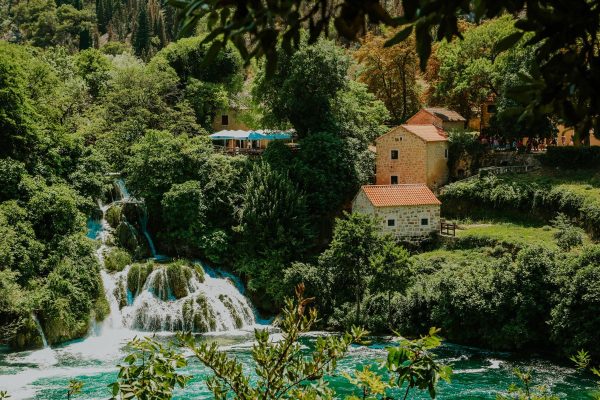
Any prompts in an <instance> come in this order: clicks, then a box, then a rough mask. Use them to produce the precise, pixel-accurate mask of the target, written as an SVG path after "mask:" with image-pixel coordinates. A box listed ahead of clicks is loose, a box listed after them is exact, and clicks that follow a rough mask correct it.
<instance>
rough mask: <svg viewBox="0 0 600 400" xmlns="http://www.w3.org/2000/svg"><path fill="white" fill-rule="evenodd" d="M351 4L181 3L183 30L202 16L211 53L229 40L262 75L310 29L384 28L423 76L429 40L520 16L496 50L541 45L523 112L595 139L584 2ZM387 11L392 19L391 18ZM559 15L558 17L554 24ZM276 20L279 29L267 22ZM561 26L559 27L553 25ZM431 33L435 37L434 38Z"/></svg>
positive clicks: (594, 25)
mask: <svg viewBox="0 0 600 400" xmlns="http://www.w3.org/2000/svg"><path fill="white" fill-rule="evenodd" d="M382 3H383V2H381V1H366V2H360V3H357V2H355V1H353V0H344V1H342V2H339V3H336V2H334V1H332V0H324V1H320V2H319V3H318V4H312V3H311V2H309V1H306V0H293V1H289V2H287V3H286V4H285V5H283V6H281V5H279V4H277V5H274V4H271V3H260V2H252V3H248V2H243V3H239V4H236V5H235V6H233V7H232V6H231V5H230V4H228V3H219V2H217V3H215V2H213V1H208V0H187V1H184V2H182V3H180V4H179V6H180V7H182V8H184V12H186V15H187V17H186V19H185V21H184V30H190V29H192V27H194V26H196V23H197V22H198V21H199V20H200V19H202V18H204V17H207V16H210V18H208V20H209V23H208V29H209V30H210V31H211V34H209V35H208V36H207V38H206V42H209V43H212V46H214V48H215V50H218V49H219V48H222V47H224V46H225V45H226V44H227V43H228V42H229V41H231V42H232V43H233V44H234V45H235V46H236V47H237V48H238V49H239V50H240V53H241V54H242V55H243V57H244V58H245V59H246V60H250V59H253V58H259V57H263V56H266V59H267V67H268V68H267V69H268V71H270V72H274V71H275V70H276V67H277V65H278V61H279V62H281V58H282V57H281V54H280V53H279V52H278V51H277V48H278V46H281V47H282V48H284V49H285V50H286V52H287V53H291V52H293V51H294V50H297V49H298V48H302V44H303V41H302V40H301V32H302V30H303V29H305V28H306V26H307V24H308V27H309V38H308V40H309V42H310V43H314V42H315V41H317V40H318V38H319V37H320V36H321V35H322V34H328V33H329V31H330V29H331V27H332V25H333V26H334V27H335V29H336V31H337V32H338V34H339V35H340V36H342V37H344V38H346V39H350V40H356V39H357V37H358V36H359V35H360V34H362V33H364V27H365V26H367V24H368V23H370V24H377V23H380V22H381V23H383V24H384V25H387V26H391V27H398V28H401V29H400V30H399V31H398V33H396V35H395V36H394V37H392V38H391V39H390V40H389V41H388V42H387V44H388V45H390V46H391V45H394V44H397V43H399V42H401V41H404V40H406V39H407V38H409V37H410V36H411V33H413V32H414V33H415V39H416V50H417V53H418V55H419V58H420V65H421V69H423V70H424V69H425V66H426V64H427V60H428V58H429V56H430V55H431V51H432V47H433V46H432V45H433V43H434V41H441V40H446V41H448V42H449V41H451V40H452V39H453V38H454V37H456V36H458V37H459V38H460V37H461V32H460V26H461V23H462V21H463V18H458V16H468V18H470V19H472V20H474V21H475V22H476V23H479V22H481V21H482V20H489V19H493V18H495V17H500V16H502V15H504V14H512V15H519V19H518V20H516V21H515V22H514V24H515V27H516V28H518V31H516V32H514V33H512V34H509V35H508V36H504V37H502V36H500V37H499V38H502V40H501V41H500V42H499V43H498V46H497V47H498V49H499V50H500V49H506V48H510V47H511V46H513V45H514V44H515V43H516V42H517V41H518V40H519V39H520V38H521V37H523V35H524V34H525V33H530V34H531V38H530V40H529V41H528V44H529V45H540V48H539V50H538V51H536V64H537V65H538V66H539V67H540V68H539V71H538V72H536V74H535V75H534V76H532V77H531V78H530V79H528V81H527V84H525V85H523V86H522V89H523V90H526V91H529V92H531V98H532V99H533V102H532V105H531V107H528V108H527V109H526V111H527V112H529V111H533V112H534V113H539V114H540V115H544V114H547V113H549V112H550V113H551V112H555V113H556V114H558V115H559V116H560V117H561V118H562V119H564V121H565V122H566V123H567V125H575V126H577V130H578V132H579V133H580V134H581V135H582V136H584V137H585V136H588V135H589V134H590V128H594V132H596V134H598V132H600V118H598V113H599V111H598V110H600V106H599V104H598V99H600V96H598V91H597V89H596V87H598V86H599V85H589V79H590V77H592V76H598V69H599V68H600V67H599V65H600V63H598V58H599V57H600V55H599V53H598V33H599V32H600V24H598V20H599V19H600V9H599V8H598V7H596V3H595V2H593V1H589V0H575V1H571V2H569V3H568V4H567V3H564V2H563V1H562V0H551V1H545V0H544V1H540V0H517V1H500V2H499V1H497V0H484V1H462V2H455V3H452V4H450V5H448V3H447V2H446V1H444V0H427V1H416V0H404V1H402V4H401V6H398V7H394V8H389V7H388V8H386V7H384V5H387V2H385V3H383V4H382ZM390 11H391V13H390ZM559 16H560V18H559ZM274 19H276V20H277V21H278V24H277V25H274V24H273V20H274ZM559 19H560V22H559ZM434 32H435V34H434Z"/></svg>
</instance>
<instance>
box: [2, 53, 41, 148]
mask: <svg viewBox="0 0 600 400" xmlns="http://www.w3.org/2000/svg"><path fill="white" fill-rule="evenodd" d="M23 61H24V60H23V59H22V58H21V57H18V53H17V51H16V48H15V46H14V45H9V44H7V43H0V155H1V156H2V157H13V158H15V159H17V160H27V159H28V158H30V157H31V153H32V149H33V148H35V147H36V145H37V142H38V140H39V139H38V128H37V126H36V124H34V120H35V119H36V117H37V115H36V112H35V109H34V107H33V104H32V102H31V99H30V98H29V96H28V94H27V89H26V88H27V81H26V75H25V72H24V70H23V64H22V62H23Z"/></svg>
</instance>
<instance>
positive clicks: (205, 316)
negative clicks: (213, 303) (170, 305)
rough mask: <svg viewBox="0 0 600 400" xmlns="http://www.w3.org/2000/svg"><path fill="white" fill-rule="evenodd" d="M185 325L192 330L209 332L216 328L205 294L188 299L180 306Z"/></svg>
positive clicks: (215, 321)
mask: <svg viewBox="0 0 600 400" xmlns="http://www.w3.org/2000/svg"><path fill="white" fill-rule="evenodd" d="M182 314H183V319H184V321H185V324H184V325H185V326H186V328H188V329H191V330H192V331H193V332H201V333H202V332H210V331H214V330H216V329H217V320H216V318H215V314H214V312H213V310H212V308H211V307H210V306H209V304H208V300H207V299H206V296H204V295H203V294H202V293H200V294H198V295H197V296H196V297H195V298H193V299H188V300H186V301H185V302H184V303H183V306H182Z"/></svg>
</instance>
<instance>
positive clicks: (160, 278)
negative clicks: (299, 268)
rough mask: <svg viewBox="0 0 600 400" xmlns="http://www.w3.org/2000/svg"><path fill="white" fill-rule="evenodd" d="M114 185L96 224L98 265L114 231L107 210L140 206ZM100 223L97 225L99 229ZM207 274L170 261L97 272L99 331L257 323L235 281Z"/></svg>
mask: <svg viewBox="0 0 600 400" xmlns="http://www.w3.org/2000/svg"><path fill="white" fill-rule="evenodd" d="M115 186H116V188H117V190H118V192H119V198H118V199H117V200H115V201H114V202H112V203H109V204H107V205H102V204H101V203H99V207H100V210H101V211H102V220H101V221H100V223H99V224H96V225H95V226H96V229H97V234H96V239H98V240H99V241H100V242H101V245H100V247H99V249H98V251H97V257H98V260H99V261H100V264H101V265H102V266H104V258H105V254H106V253H107V252H110V251H111V248H112V247H111V246H110V245H109V242H110V238H111V235H112V234H113V228H112V227H111V226H110V224H109V223H108V222H107V219H106V214H107V212H108V210H109V209H110V208H111V207H113V206H115V205H121V204H123V203H127V202H132V201H135V202H138V201H137V200H135V199H134V198H133V197H131V195H130V194H129V192H128V191H127V188H126V187H125V184H124V182H123V181H122V180H121V179H118V180H117V181H116V182H115ZM146 217H147V216H146V215H145V213H144V216H143V217H142V223H141V225H142V226H141V228H142V230H143V234H144V236H146V238H147V239H148V245H149V247H150V251H151V253H152V256H153V258H154V259H155V260H160V261H163V260H164V256H163V257H161V256H158V255H156V250H155V248H154V243H153V242H152V238H151V237H150V234H149V232H148V231H147V230H146ZM98 225H99V227H98ZM207 270H208V273H205V271H204V268H203V266H202V265H201V264H200V263H199V262H193V263H192V262H182V261H179V262H174V263H171V264H155V263H153V262H152V261H151V262H148V263H145V264H134V265H129V266H127V267H125V268H124V269H123V270H122V271H120V272H116V273H109V272H108V271H106V270H105V269H104V268H103V269H102V270H101V276H102V282H103V284H104V291H105V294H106V298H107V300H108V303H109V306H110V314H109V316H108V317H107V318H106V320H105V321H104V322H103V323H102V325H101V327H100V330H101V331H106V330H119V329H133V330H142V331H177V330H189V331H194V332H213V331H230V330H235V329H239V328H242V327H245V326H249V325H253V324H255V323H256V319H255V313H254V310H253V308H252V306H251V305H250V302H249V301H248V299H247V298H246V297H245V296H244V295H243V294H242V293H241V291H240V290H239V282H237V281H236V280H234V279H232V278H231V277H230V276H229V275H227V274H222V275H220V274H218V273H216V272H215V270H212V269H208V268H207Z"/></svg>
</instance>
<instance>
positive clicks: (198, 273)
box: [194, 264, 205, 283]
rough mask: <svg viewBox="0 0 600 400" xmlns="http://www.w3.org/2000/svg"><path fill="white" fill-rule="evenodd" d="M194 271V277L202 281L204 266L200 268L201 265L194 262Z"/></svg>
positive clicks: (203, 278)
mask: <svg viewBox="0 0 600 400" xmlns="http://www.w3.org/2000/svg"><path fill="white" fill-rule="evenodd" d="M194 272H195V273H196V279H198V282H200V283H204V280H205V272H204V268H202V265H200V264H194Z"/></svg>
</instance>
